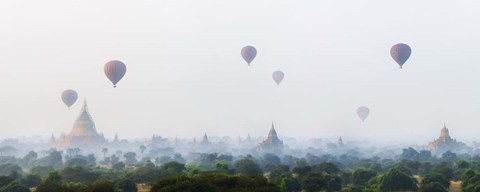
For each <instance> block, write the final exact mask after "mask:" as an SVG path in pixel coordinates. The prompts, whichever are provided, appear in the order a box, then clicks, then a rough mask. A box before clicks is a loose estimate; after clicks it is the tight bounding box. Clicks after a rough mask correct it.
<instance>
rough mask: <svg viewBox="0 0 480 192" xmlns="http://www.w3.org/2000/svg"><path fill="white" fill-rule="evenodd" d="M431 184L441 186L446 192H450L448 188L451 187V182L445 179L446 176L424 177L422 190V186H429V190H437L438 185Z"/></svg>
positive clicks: (429, 175)
mask: <svg viewBox="0 0 480 192" xmlns="http://www.w3.org/2000/svg"><path fill="white" fill-rule="evenodd" d="M431 183H438V184H440V185H441V186H442V187H443V189H444V190H445V191H448V188H449V187H450V181H449V180H447V179H445V177H444V176H442V175H440V174H428V175H424V176H423V178H422V182H420V188H421V187H422V186H427V185H428V188H432V187H435V188H437V187H436V186H437V185H436V184H431ZM429 184H431V185H429Z"/></svg>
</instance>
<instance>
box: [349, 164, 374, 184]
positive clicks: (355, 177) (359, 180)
mask: <svg viewBox="0 0 480 192" xmlns="http://www.w3.org/2000/svg"><path fill="white" fill-rule="evenodd" d="M376 175H377V172H376V171H374V170H371V169H364V168H360V169H356V170H355V171H353V173H352V182H353V184H354V185H358V186H364V185H365V184H366V183H367V182H368V181H369V180H370V179H372V178H373V177H375V176H376Z"/></svg>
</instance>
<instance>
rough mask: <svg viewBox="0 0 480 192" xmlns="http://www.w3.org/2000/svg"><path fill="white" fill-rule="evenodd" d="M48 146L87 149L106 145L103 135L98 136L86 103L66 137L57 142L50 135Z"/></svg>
mask: <svg viewBox="0 0 480 192" xmlns="http://www.w3.org/2000/svg"><path fill="white" fill-rule="evenodd" d="M117 139H118V138H117ZM50 142H51V143H50V144H51V145H53V146H55V147H60V148H68V147H88V146H93V145H95V146H98V145H104V144H107V140H106V139H105V137H104V136H103V134H98V133H97V129H96V128H95V122H93V119H92V116H90V113H89V112H88V107H87V102H86V101H85V102H84V104H83V108H82V112H81V113H80V116H79V117H78V118H77V120H75V123H74V124H73V128H72V131H71V132H70V134H68V135H66V136H65V135H64V134H63V135H62V136H61V137H60V138H59V139H58V140H55V138H54V137H53V135H52V138H51V139H50Z"/></svg>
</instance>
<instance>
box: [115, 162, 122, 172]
mask: <svg viewBox="0 0 480 192" xmlns="http://www.w3.org/2000/svg"><path fill="white" fill-rule="evenodd" d="M112 169H113V170H115V171H123V169H125V163H123V162H118V163H115V164H114V165H113V166H112Z"/></svg>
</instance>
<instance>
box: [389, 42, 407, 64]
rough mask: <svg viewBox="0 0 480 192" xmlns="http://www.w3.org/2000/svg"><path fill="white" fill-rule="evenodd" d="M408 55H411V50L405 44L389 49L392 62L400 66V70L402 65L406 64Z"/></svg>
mask: <svg viewBox="0 0 480 192" xmlns="http://www.w3.org/2000/svg"><path fill="white" fill-rule="evenodd" d="M410 54H412V49H411V48H410V46H408V45H407V44H403V43H399V44H396V45H394V46H392V48H391V49H390V55H391V56H392V58H393V60H395V62H397V63H398V65H400V69H402V66H403V64H405V62H407V60H408V58H409V57H410Z"/></svg>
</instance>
